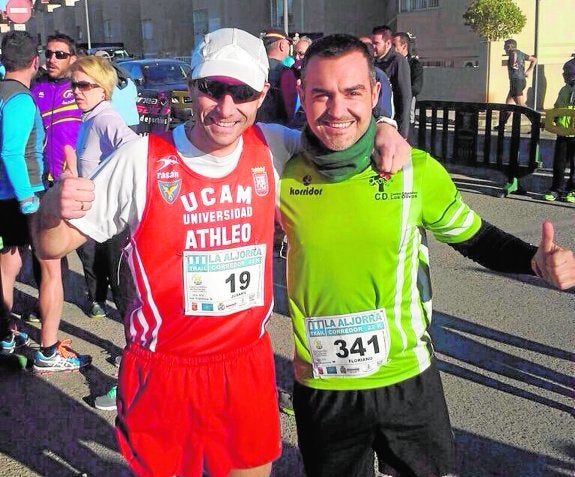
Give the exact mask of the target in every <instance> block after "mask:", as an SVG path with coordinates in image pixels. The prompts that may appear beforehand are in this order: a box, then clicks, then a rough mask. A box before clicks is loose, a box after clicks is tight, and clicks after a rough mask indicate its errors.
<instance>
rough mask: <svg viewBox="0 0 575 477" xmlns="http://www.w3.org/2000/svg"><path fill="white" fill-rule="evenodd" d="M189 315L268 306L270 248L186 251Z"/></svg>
mask: <svg viewBox="0 0 575 477" xmlns="http://www.w3.org/2000/svg"><path fill="white" fill-rule="evenodd" d="M183 261H184V263H183V267H184V274H183V276H184V300H185V303H184V310H185V314H186V315H208V316H209V315H211V316H221V315H228V314H230V313H235V312H237V311H242V310H246V309H248V308H251V307H253V306H262V305H263V304H264V276H265V273H264V272H265V263H266V246H265V245H252V246H248V247H240V248H234V249H229V250H218V251H209V252H184V255H183Z"/></svg>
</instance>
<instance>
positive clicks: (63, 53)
mask: <svg viewBox="0 0 575 477" xmlns="http://www.w3.org/2000/svg"><path fill="white" fill-rule="evenodd" d="M44 54H45V55H46V58H47V59H50V58H52V56H55V57H56V59H57V60H65V59H66V58H70V57H71V56H72V53H68V52H66V51H60V50H56V51H52V50H46V51H45V53H44Z"/></svg>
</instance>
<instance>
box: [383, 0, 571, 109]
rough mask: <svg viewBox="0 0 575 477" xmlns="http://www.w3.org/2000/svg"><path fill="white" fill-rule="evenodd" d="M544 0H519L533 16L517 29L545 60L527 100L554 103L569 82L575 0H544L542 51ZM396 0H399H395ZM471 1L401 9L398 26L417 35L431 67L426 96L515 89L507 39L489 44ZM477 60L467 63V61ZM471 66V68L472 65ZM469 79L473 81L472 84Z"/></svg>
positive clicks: (526, 47) (527, 48)
mask: <svg viewBox="0 0 575 477" xmlns="http://www.w3.org/2000/svg"><path fill="white" fill-rule="evenodd" d="M538 1H539V0H516V3H517V5H518V6H519V7H520V8H521V10H522V11H523V13H524V14H525V15H526V17H527V22H526V25H525V27H524V29H523V31H522V32H521V33H519V34H517V35H514V39H515V40H517V43H518V47H519V49H520V50H521V51H523V52H525V53H527V54H535V53H536V55H537V57H538V60H539V62H538V63H539V66H538V75H537V76H538V78H537V83H536V88H535V87H534V86H535V83H534V81H533V78H531V79H528V87H527V89H526V94H527V104H528V105H529V106H533V105H534V101H533V99H534V98H533V97H534V93H535V89H536V90H537V108H538V109H549V108H551V107H553V103H554V102H555V99H556V97H557V93H558V91H559V89H560V88H561V87H562V86H563V79H562V76H561V71H562V65H563V63H565V61H567V60H568V59H570V57H571V54H573V53H574V52H575V36H574V35H573V25H574V24H575V9H573V8H572V7H573V1H572V0H545V1H539V25H538V35H537V36H538V42H537V52H535V46H536V45H535V16H536V15H535V11H536V3H537V2H538ZM394 3H395V2H394ZM466 8H467V2H462V1H460V0H440V1H439V6H438V7H437V8H432V9H427V10H420V11H414V12H407V13H397V30H402V31H410V32H412V33H414V34H415V35H416V37H417V50H418V54H419V56H420V58H421V60H422V61H423V62H424V63H435V64H442V65H444V66H437V67H426V68H425V79H424V88H423V91H422V93H421V95H420V98H421V99H441V100H458V101H482V102H483V101H490V102H504V101H505V98H506V96H507V92H508V90H509V80H508V77H507V56H506V55H505V54H504V51H503V42H504V41H503V40H501V41H495V42H491V44H490V45H489V46H488V45H487V42H485V41H484V40H483V39H482V38H481V37H480V36H479V35H477V34H476V33H475V32H473V31H472V30H471V28H469V27H467V26H465V24H464V20H463V13H464V12H465V10H466ZM466 64H469V65H474V66H473V67H471V66H470V67H464V65H466ZM470 70H471V71H470ZM466 85H467V86H466Z"/></svg>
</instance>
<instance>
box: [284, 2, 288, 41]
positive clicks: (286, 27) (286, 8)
mask: <svg viewBox="0 0 575 477" xmlns="http://www.w3.org/2000/svg"><path fill="white" fill-rule="evenodd" d="M288 1H289V0H283V6H284V31H285V32H286V33H287V34H289V17H288V10H289V8H288Z"/></svg>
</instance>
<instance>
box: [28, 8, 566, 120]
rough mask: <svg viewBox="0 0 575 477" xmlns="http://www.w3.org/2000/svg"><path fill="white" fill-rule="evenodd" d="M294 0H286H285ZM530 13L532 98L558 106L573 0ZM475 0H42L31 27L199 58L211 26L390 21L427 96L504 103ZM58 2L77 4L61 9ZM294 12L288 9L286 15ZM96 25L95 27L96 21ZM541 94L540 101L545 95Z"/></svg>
mask: <svg viewBox="0 0 575 477" xmlns="http://www.w3.org/2000/svg"><path fill="white" fill-rule="evenodd" d="M284 1H285V2H286V3H285V4H284ZM515 1H516V4H517V5H518V6H519V7H520V8H521V10H522V11H523V13H524V14H525V15H526V17H527V23H526V26H525V28H524V29H523V31H522V32H521V33H519V34H518V35H516V36H515V39H516V40H517V42H518V46H519V49H520V50H522V51H524V52H525V53H528V54H535V56H537V57H538V59H539V64H538V67H537V70H536V75H534V76H536V78H531V79H530V80H529V81H528V89H527V104H528V105H529V106H534V105H535V106H536V107H537V109H547V108H551V107H552V106H553V103H554V101H555V98H556V96H557V92H558V91H559V89H560V88H561V86H562V84H563V80H562V77H561V67H562V65H563V63H564V62H565V61H567V60H568V59H569V58H570V57H571V55H572V54H573V53H575V36H574V35H573V32H572V25H574V24H575V9H573V8H572V7H573V0H544V1H543V0H515ZM470 3H471V0H356V1H353V2H351V1H349V0H36V1H35V4H34V5H35V6H34V15H33V17H32V18H31V19H30V20H29V21H28V23H27V24H26V28H27V29H28V30H29V31H31V32H32V33H35V34H37V35H38V38H39V40H40V42H41V43H42V44H45V40H46V37H47V36H48V35H50V34H52V33H53V32H55V31H60V32H62V33H67V34H69V35H70V36H72V37H74V38H75V39H76V40H77V41H78V42H82V43H87V42H88V40H90V41H91V42H123V43H124V45H125V47H126V49H127V50H128V51H129V52H130V53H132V54H133V55H135V56H144V57H164V56H173V57H184V58H187V57H189V56H190V54H191V51H192V49H193V47H194V45H195V44H196V43H197V42H198V40H199V39H200V38H201V37H202V35H203V34H205V33H206V32H208V31H213V30H215V29H217V28H221V27H239V28H242V29H244V30H247V31H249V32H251V33H254V34H256V35H257V34H258V33H259V32H260V31H261V30H263V29H265V28H268V27H270V26H272V27H283V28H284V29H287V31H288V32H289V33H290V34H291V33H295V32H298V33H313V34H316V35H320V34H330V33H336V32H346V33H351V34H355V35H364V34H369V33H370V32H371V29H372V28H373V26H375V25H381V24H388V25H390V26H391V27H392V28H393V29H395V30H397V31H409V32H411V33H413V34H414V35H415V36H416V38H417V50H418V54H419V57H420V59H421V61H422V62H423V64H424V65H425V81H424V88H423V91H422V93H421V95H420V98H421V99H436V100H451V101H474V102H486V101H489V102H504V101H505V97H506V95H507V90H508V79H507V70H506V61H507V57H506V56H505V55H504V52H503V40H502V41H497V42H491V43H490V44H488V43H487V42H485V41H484V40H483V39H482V38H481V37H479V35H477V34H476V33H475V32H473V31H472V30H471V29H470V28H469V27H467V26H465V24H464V20H463V13H464V12H465V10H466V9H467V6H468V5H469V4H470ZM56 4H58V5H69V6H67V7H62V8H55V6H56ZM286 13H287V15H286ZM88 24H89V27H88ZM535 97H536V100H535Z"/></svg>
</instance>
